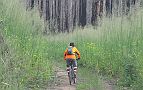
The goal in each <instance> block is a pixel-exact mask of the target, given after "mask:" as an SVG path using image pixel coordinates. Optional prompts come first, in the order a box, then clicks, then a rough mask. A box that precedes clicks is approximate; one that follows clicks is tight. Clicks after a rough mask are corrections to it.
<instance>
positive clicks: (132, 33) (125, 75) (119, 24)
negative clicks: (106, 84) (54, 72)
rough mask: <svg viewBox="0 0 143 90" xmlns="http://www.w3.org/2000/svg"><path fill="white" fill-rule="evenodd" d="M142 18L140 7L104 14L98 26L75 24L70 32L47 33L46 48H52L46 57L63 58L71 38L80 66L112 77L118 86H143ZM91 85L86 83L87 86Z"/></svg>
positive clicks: (59, 59) (136, 88)
mask: <svg viewBox="0 0 143 90" xmlns="http://www.w3.org/2000/svg"><path fill="white" fill-rule="evenodd" d="M142 21H143V11H142V10H138V11H136V12H135V13H134V14H132V15H131V16H124V17H118V18H117V17H112V18H110V19H109V18H104V19H103V21H102V25H101V27H97V29H93V28H92V27H85V28H84V30H81V29H80V28H77V30H76V31H75V32H73V33H70V34H68V33H65V34H59V35H55V36H49V37H48V40H49V43H50V46H51V48H49V49H48V52H51V55H50V56H49V59H52V60H56V61H57V62H62V60H63V52H64V50H65V48H66V47H67V46H68V44H69V43H70V42H75V44H76V47H77V48H78V49H79V51H80V52H81V60H80V61H79V66H80V67H85V68H87V69H88V70H91V71H94V70H95V71H96V72H97V73H98V74H100V75H105V76H108V77H110V78H114V79H115V80H117V81H116V84H117V85H119V86H124V87H131V88H133V89H134V90H141V89H142V87H143V84H142V83H143V81H142V78H143V73H142V71H143V66H142V63H143V56H142V54H143V51H142V46H143V23H142ZM63 62H64V61H63ZM95 82H96V81H95ZM83 86H84V85H83ZM91 86H92V85H91ZM91 86H90V85H89V86H88V85H87V88H88V87H91ZM79 87H80V86H79ZM84 87H86V86H84ZM79 90H80V89H79Z"/></svg>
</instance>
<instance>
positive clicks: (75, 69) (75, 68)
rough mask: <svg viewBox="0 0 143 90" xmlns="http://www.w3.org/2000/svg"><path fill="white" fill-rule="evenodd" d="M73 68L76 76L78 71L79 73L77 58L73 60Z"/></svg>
mask: <svg viewBox="0 0 143 90" xmlns="http://www.w3.org/2000/svg"><path fill="white" fill-rule="evenodd" d="M73 67H74V68H73V69H74V73H75V76H76V73H77V61H76V60H73Z"/></svg>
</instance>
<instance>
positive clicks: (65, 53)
mask: <svg viewBox="0 0 143 90" xmlns="http://www.w3.org/2000/svg"><path fill="white" fill-rule="evenodd" d="M66 55H67V49H66V50H65V52H64V60H66V58H65V57H66Z"/></svg>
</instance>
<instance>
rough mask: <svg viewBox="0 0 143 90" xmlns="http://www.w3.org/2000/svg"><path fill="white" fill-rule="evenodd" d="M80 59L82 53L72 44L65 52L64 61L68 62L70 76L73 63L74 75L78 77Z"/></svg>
mask: <svg viewBox="0 0 143 90" xmlns="http://www.w3.org/2000/svg"><path fill="white" fill-rule="evenodd" d="M79 59H80V52H79V51H78V49H77V48H76V47H75V45H74V43H70V44H69V46H68V48H66V50H65V52H64V60H65V61H66V64H67V73H68V74H69V70H70V69H69V66H70V62H71V61H72V62H73V67H74V73H75V75H76V72H77V60H79Z"/></svg>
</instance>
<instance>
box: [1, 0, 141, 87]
mask: <svg viewBox="0 0 143 90" xmlns="http://www.w3.org/2000/svg"><path fill="white" fill-rule="evenodd" d="M7 2H9V3H7ZM0 20H1V23H0V34H1V36H2V37H3V38H4V42H2V43H0V51H1V52H0V88H1V89H2V90H23V89H29V88H32V89H34V90H39V89H43V88H45V85H48V83H49V82H50V81H51V80H52V78H51V77H50V76H51V75H52V72H53V71H52V64H51V63H52V62H54V63H55V62H57V63H60V64H61V66H63V65H65V61H64V60H63V52H64V50H65V49H66V47H67V46H68V44H69V43H70V42H75V44H76V47H77V48H78V49H79V51H80V53H81V60H80V61H79V62H78V65H79V72H78V73H79V75H80V77H81V78H85V80H86V81H85V82H82V81H81V82H80V83H79V84H78V85H77V89H78V90H84V89H85V90H86V89H89V88H90V89H93V88H96V89H99V90H101V89H102V88H103V87H102V85H101V86H100V84H101V82H102V81H100V79H99V78H98V76H97V74H99V75H101V76H108V77H109V78H112V79H115V80H117V81H116V84H117V85H118V86H119V87H121V86H124V87H130V88H133V90H142V88H143V81H142V79H143V65H142V63H143V50H142V46H143V11H142V10H138V11H136V12H135V13H134V14H132V15H131V16H124V17H118V18H117V17H112V18H110V19H109V18H104V19H103V21H102V25H101V26H100V27H97V28H96V29H93V27H91V26H88V27H85V28H84V30H82V29H80V28H77V29H76V30H75V32H73V33H70V34H68V33H64V34H58V35H48V36H43V35H42V33H41V32H42V30H43V21H42V20H41V19H40V18H39V15H38V14H37V11H36V10H35V9H34V10H32V11H29V12H28V11H25V9H24V7H22V5H21V4H20V3H19V0H12V1H9V0H1V1H0ZM65 66H66V65H65ZM83 67H84V68H83ZM87 70H88V72H87V73H86V71H87ZM92 72H94V73H92ZM89 75H90V77H88V76H89Z"/></svg>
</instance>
